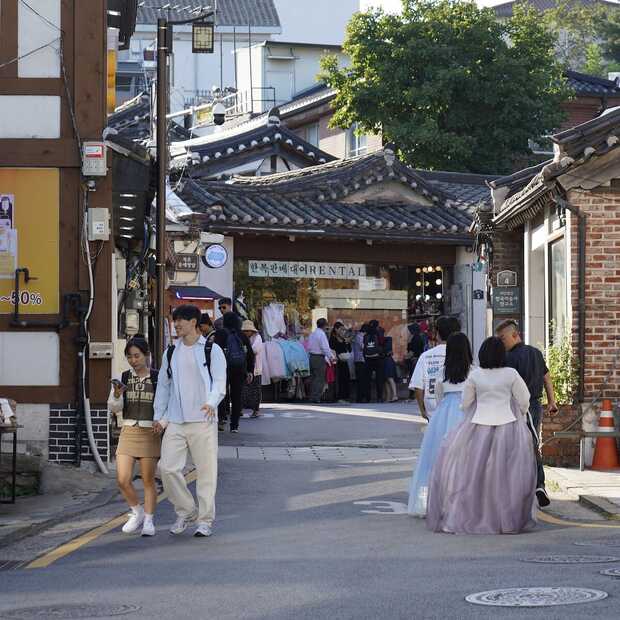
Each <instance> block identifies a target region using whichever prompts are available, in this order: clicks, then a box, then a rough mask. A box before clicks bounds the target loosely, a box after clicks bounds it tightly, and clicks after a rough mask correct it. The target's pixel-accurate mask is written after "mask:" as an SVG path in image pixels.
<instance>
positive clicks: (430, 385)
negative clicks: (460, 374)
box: [409, 316, 461, 420]
mask: <svg viewBox="0 0 620 620" xmlns="http://www.w3.org/2000/svg"><path fill="white" fill-rule="evenodd" d="M436 328H437V337H438V344H437V345H436V346H434V347H433V348H432V349H429V350H428V351H424V353H422V355H420V358H419V359H418V363H417V364H416V366H415V368H414V370H413V374H412V375H411V381H410V382H409V389H410V390H415V398H416V400H417V402H418V405H419V407H420V413H421V415H422V417H423V418H424V419H425V420H429V419H430V416H431V415H432V414H433V412H434V411H435V409H436V408H437V401H436V399H435V386H436V385H437V383H439V382H441V381H443V373H444V364H445V361H446V341H447V340H448V338H449V336H450V334H453V333H454V332H458V331H461V324H460V322H459V320H458V319H456V318H452V317H447V316H441V317H439V318H438V319H437V325H436Z"/></svg>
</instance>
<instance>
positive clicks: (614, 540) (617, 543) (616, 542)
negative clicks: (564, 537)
mask: <svg viewBox="0 0 620 620" xmlns="http://www.w3.org/2000/svg"><path fill="white" fill-rule="evenodd" d="M574 544H575V545H577V546H578V547H596V546H600V547H620V537H618V536H615V537H609V538H594V539H592V540H579V541H577V542H576V543H574Z"/></svg>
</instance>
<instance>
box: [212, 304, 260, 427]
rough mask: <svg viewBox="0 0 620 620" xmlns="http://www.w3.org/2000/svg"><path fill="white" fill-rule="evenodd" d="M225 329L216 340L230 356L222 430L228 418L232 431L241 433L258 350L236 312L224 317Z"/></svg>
mask: <svg viewBox="0 0 620 620" xmlns="http://www.w3.org/2000/svg"><path fill="white" fill-rule="evenodd" d="M222 325H223V327H222V329H218V330H217V331H216V333H215V338H214V341H215V343H216V344H218V345H219V346H220V347H221V348H222V349H223V351H224V355H225V357H226V367H227V371H226V388H227V389H226V395H225V396H224V399H223V400H222V402H221V403H220V406H219V409H218V418H219V424H218V428H219V430H221V431H223V430H225V429H226V419H227V418H228V417H230V432H231V433H238V432H239V419H240V418H241V405H242V400H241V395H242V393H243V386H244V385H245V384H246V383H251V382H252V381H253V379H254V362H255V356H254V350H253V349H252V343H251V342H250V340H249V339H248V337H247V336H246V335H245V334H244V333H243V332H242V331H241V319H240V318H239V315H238V314H235V313H234V312H227V313H226V314H225V315H224V316H223V317H222Z"/></svg>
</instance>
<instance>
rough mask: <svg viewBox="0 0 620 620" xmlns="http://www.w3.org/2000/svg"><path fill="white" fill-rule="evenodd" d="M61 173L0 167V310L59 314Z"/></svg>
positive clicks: (9, 312)
mask: <svg viewBox="0 0 620 620" xmlns="http://www.w3.org/2000/svg"><path fill="white" fill-rule="evenodd" d="M59 217H60V174H59V171H58V170H57V169H55V168H54V169H51V168H0V314H11V313H12V312H13V310H14V307H15V290H14V289H15V269H18V268H19V269H22V268H28V270H29V272H30V277H31V278H36V279H32V280H30V282H29V283H28V284H26V283H25V282H24V276H23V274H21V275H20V282H19V289H20V295H19V303H20V314H58V313H59V312H60V310H59V306H60V304H59V286H60V284H59V226H60V220H59Z"/></svg>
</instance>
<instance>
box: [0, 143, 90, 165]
mask: <svg viewBox="0 0 620 620" xmlns="http://www.w3.org/2000/svg"><path fill="white" fill-rule="evenodd" d="M0 166H10V167H15V168H19V167H30V168H33V167H34V168H39V167H43V168H71V167H76V168H78V167H80V159H79V157H78V147H77V143H76V141H75V140H74V139H65V140H48V139H40V140H17V139H15V140H13V139H11V140H0Z"/></svg>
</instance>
